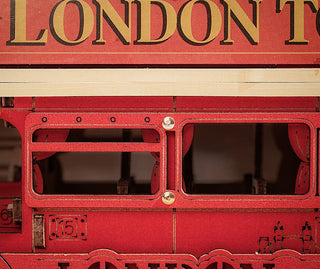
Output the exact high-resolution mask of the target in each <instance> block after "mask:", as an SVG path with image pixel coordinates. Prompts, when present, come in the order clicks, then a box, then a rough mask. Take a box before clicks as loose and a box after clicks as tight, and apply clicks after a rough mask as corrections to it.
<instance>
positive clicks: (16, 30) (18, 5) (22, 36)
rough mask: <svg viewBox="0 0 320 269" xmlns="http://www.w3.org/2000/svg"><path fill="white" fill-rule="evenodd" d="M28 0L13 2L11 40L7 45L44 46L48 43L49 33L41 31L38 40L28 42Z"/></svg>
mask: <svg viewBox="0 0 320 269" xmlns="http://www.w3.org/2000/svg"><path fill="white" fill-rule="evenodd" d="M26 6H27V3H26V0H11V27H10V40H9V41H7V45H24V46H43V45H45V43H46V42H47V37H48V31H47V30H46V29H41V30H40V33H39V35H38V37H37V39H36V40H27V10H26V9H27V8H26Z"/></svg>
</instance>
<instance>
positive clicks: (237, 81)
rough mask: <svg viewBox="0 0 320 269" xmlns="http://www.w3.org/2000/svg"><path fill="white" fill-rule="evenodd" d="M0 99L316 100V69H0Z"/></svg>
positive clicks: (319, 92) (319, 83)
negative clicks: (14, 97) (32, 97)
mask: <svg viewBox="0 0 320 269" xmlns="http://www.w3.org/2000/svg"><path fill="white" fill-rule="evenodd" d="M0 96H320V69H313V68H309V69H0Z"/></svg>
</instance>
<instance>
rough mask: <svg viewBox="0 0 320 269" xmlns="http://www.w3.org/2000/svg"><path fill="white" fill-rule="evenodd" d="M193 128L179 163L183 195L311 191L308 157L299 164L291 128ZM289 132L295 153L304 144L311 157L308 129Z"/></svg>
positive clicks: (295, 128)
mask: <svg viewBox="0 0 320 269" xmlns="http://www.w3.org/2000/svg"><path fill="white" fill-rule="evenodd" d="M193 126H194V133H193V138H192V144H191V146H190V148H189V150H188V152H187V153H186V154H185V156H184V157H183V180H184V185H183V186H184V187H183V188H184V190H185V191H186V192H187V193H189V194H255V195H257V194H258V195H280V194H283V195H289V194H304V193H306V192H307V191H308V190H309V184H310V183H309V157H308V158H307V159H304V160H301V159H300V158H299V157H298V156H297V154H296V153H295V151H294V149H293V147H294V145H292V144H294V143H295V142H290V140H289V135H288V126H289V124H285V123H243V124H242V123H241V124H238V123H203V124H193ZM186 127H187V126H186ZM186 127H185V128H186ZM301 127H302V129H303V130H302V131H301ZM291 129H292V130H291V131H290V132H289V133H291V134H292V137H293V138H292V139H293V140H295V139H297V141H296V142H297V143H296V144H297V145H298V146H296V150H301V148H299V147H300V144H301V143H304V151H305V152H306V154H309V150H310V139H309V129H308V127H307V126H306V125H304V124H300V125H299V124H297V125H295V126H293V125H291ZM301 137H303V139H302V138H301ZM298 138H299V139H298ZM299 143H300V144H299ZM306 143H307V145H306ZM303 184H304V185H303Z"/></svg>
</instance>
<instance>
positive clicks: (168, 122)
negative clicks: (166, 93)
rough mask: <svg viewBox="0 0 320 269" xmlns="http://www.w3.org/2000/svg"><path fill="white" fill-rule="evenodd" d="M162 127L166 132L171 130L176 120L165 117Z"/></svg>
mask: <svg viewBox="0 0 320 269" xmlns="http://www.w3.org/2000/svg"><path fill="white" fill-rule="evenodd" d="M162 127H163V128H164V129H166V130H171V129H172V128H173V127H174V119H173V118H171V117H165V118H164V119H163V121H162Z"/></svg>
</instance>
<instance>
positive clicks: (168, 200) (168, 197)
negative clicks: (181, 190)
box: [162, 191, 175, 205]
mask: <svg viewBox="0 0 320 269" xmlns="http://www.w3.org/2000/svg"><path fill="white" fill-rule="evenodd" d="M174 201H175V197H174V194H173V193H172V192H170V191H167V192H165V193H164V194H163V195H162V202H163V203H164V204H165V205H172V204H173V203H174Z"/></svg>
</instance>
